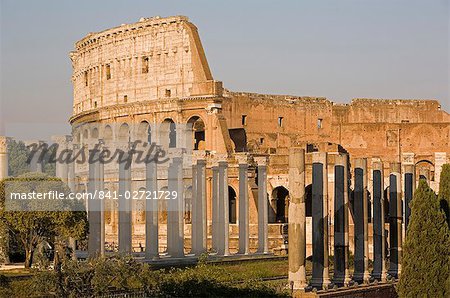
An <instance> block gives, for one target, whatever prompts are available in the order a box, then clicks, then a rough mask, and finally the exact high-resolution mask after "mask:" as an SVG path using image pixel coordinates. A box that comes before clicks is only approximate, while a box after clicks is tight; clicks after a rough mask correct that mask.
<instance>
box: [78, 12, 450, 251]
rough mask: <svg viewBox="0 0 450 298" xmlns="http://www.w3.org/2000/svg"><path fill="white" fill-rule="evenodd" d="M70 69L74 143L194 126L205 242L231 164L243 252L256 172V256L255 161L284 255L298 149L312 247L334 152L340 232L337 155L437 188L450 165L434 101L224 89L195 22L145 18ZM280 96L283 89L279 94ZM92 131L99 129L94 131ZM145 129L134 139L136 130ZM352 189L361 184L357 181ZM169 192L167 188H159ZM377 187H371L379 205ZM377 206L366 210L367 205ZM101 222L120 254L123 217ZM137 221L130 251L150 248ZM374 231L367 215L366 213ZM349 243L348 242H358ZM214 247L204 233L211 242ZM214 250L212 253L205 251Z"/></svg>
mask: <svg viewBox="0 0 450 298" xmlns="http://www.w3.org/2000/svg"><path fill="white" fill-rule="evenodd" d="M70 59H71V60H72V66H73V75H72V82H73V91H74V93H73V97H74V100H73V115H72V117H71V118H70V123H71V125H72V127H73V135H74V138H73V142H74V143H75V144H81V146H84V145H85V144H87V143H88V142H89V141H90V140H96V139H97V140H98V139H99V138H104V139H108V138H111V139H115V138H117V139H121V138H125V139H134V138H135V137H137V134H139V133H141V132H142V131H141V129H140V128H142V129H143V131H147V127H150V126H151V125H152V124H161V123H174V124H192V126H193V133H192V137H193V138H192V144H191V145H192V149H193V155H202V156H205V159H206V162H207V164H206V190H207V191H206V193H207V222H208V231H210V225H211V213H212V209H211V208H212V207H211V206H212V195H211V193H212V191H211V190H212V188H213V186H212V182H211V181H212V176H213V169H212V168H213V166H214V163H215V162H216V161H217V159H218V157H222V158H225V160H226V161H227V162H228V197H229V200H228V202H229V206H228V207H229V223H230V225H229V231H230V234H229V243H230V250H231V251H236V250H237V248H238V241H239V234H238V229H239V227H238V218H239V211H238V210H239V208H238V207H239V181H238V180H239V179H238V178H239V163H240V160H242V159H245V160H246V161H248V162H249V174H248V177H249V179H248V195H249V221H250V249H251V250H254V249H255V248H256V246H257V242H258V237H257V229H258V227H257V217H258V211H257V210H258V208H257V196H258V194H257V183H258V179H257V178H258V171H257V170H256V169H257V166H256V164H257V161H258V162H259V161H260V160H264V161H266V162H267V197H268V222H269V228H268V229H269V249H270V250H271V251H275V252H276V251H278V250H280V249H281V248H282V246H283V235H282V227H283V224H284V223H286V222H287V219H288V216H289V215H288V205H289V184H288V182H289V175H288V152H289V148H290V147H304V148H305V150H306V152H307V154H306V185H308V186H307V187H306V216H307V229H308V231H309V232H308V235H307V242H308V244H311V230H310V229H311V202H312V196H311V183H312V182H311V180H312V178H311V171H312V158H311V154H310V153H311V152H315V151H321V152H327V153H328V177H329V179H328V184H329V187H328V198H329V200H330V204H329V210H328V213H329V215H330V220H331V223H332V222H333V204H332V203H331V198H333V192H334V188H333V182H334V181H333V174H332V173H333V165H334V160H335V156H336V155H337V154H338V153H340V152H347V153H348V154H349V156H350V163H353V162H354V160H355V159H356V158H362V157H364V158H368V161H369V162H368V173H371V171H370V169H371V167H372V163H371V161H372V160H381V161H382V162H383V164H384V168H385V169H386V171H385V174H384V176H385V177H384V180H385V182H386V183H385V185H388V173H389V167H390V164H391V163H392V162H400V163H401V164H402V167H405V166H407V165H414V166H415V175H416V177H419V176H422V177H423V178H426V179H427V181H428V182H429V183H430V185H431V187H432V188H433V189H437V188H438V186H439V174H440V171H441V167H442V165H443V164H444V163H446V162H448V161H449V154H450V149H449V148H450V147H449V141H450V115H449V114H448V113H446V112H445V111H443V110H442V109H441V106H440V104H439V102H438V101H437V100H433V99H414V100H410V99H378V98H377V99H375V98H373V99H372V98H355V99H352V100H351V101H350V102H349V103H345V104H341V103H334V102H332V101H330V100H329V99H327V98H323V97H310V96H291V95H269V94H258V93H246V92H239V91H231V90H228V89H226V88H225V87H224V86H223V84H222V82H221V81H217V80H215V79H214V78H213V75H212V73H211V70H210V68H209V65H208V61H207V58H206V54H205V51H204V49H203V46H202V43H201V40H200V36H199V33H198V31H197V28H196V27H195V25H194V24H192V23H191V22H189V20H188V18H187V17H184V16H174V17H167V18H160V17H153V18H142V19H140V20H139V21H138V22H136V23H133V24H124V25H121V26H118V27H115V28H111V29H107V30H105V31H102V32H97V33H89V34H88V35H87V36H86V37H84V38H83V39H81V40H80V41H78V42H77V43H76V44H75V50H74V51H73V52H71V53H70ZM281 91H282V90H281ZM87 124H95V125H96V128H95V129H90V128H89V127H90V126H88V125H87ZM134 127H138V129H137V130H136V129H134ZM87 172H88V170H87V168H86V167H84V166H82V165H81V166H77V167H76V169H75V177H76V189H78V191H85V190H86V187H87V186H86V185H87V181H88V174H87ZM142 172H143V169H142V168H140V167H132V177H133V178H132V179H133V181H132V186H131V187H132V189H140V188H142V187H145V175H144V174H143V173H142ZM183 177H184V179H185V181H186V187H185V193H184V199H185V211H184V230H185V235H184V236H185V250H186V251H189V249H190V245H191V244H190V243H191V241H190V239H191V233H190V225H191V209H190V208H191V207H190V206H191V203H192V202H191V191H192V188H191V187H190V186H189V183H190V182H189V181H191V180H190V179H191V177H192V172H191V169H190V168H189V167H188V168H187V169H186V170H185V171H183ZM352 183H354V182H352ZM158 184H159V187H160V188H161V189H163V188H165V187H167V181H164V179H161V181H158ZM371 184H372V176H371V174H369V177H368V188H367V191H368V198H369V204H370V200H371V198H370V197H371V195H370V192H371V189H372V187H371ZM104 187H105V189H109V190H116V189H117V188H118V173H117V169H116V168H114V167H105V186H104ZM369 206H370V205H369ZM114 208H115V207H114V206H113V207H112V209H113V210H112V211H108V212H107V213H106V215H105V219H104V220H105V225H106V228H105V229H106V231H105V233H106V237H105V241H106V242H107V243H108V244H109V245H113V244H114V243H117V241H118V240H117V239H118V238H117V237H118V212H116V211H115V209H114ZM139 208H140V207H139V206H138V210H136V211H134V213H133V219H132V232H133V242H132V243H133V244H132V246H133V250H134V251H138V250H139V249H140V248H141V249H142V246H143V245H145V236H144V233H145V229H144V226H145V217H144V216H143V212H142V210H139ZM159 221H160V226H159V229H160V238H161V240H160V251H164V249H165V247H166V242H165V240H164V237H165V236H164V235H166V226H165V223H166V218H165V215H164V212H163V211H161V212H160V214H159ZM369 222H370V208H369ZM350 233H352V232H350ZM210 238H211V235H210V232H208V241H209V239H210ZM209 246H210V245H209V244H208V247H209Z"/></svg>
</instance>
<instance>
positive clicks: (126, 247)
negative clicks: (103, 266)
mask: <svg viewBox="0 0 450 298" xmlns="http://www.w3.org/2000/svg"><path fill="white" fill-rule="evenodd" d="M128 154H129V153H128V152H126V153H125V154H124V160H127V157H128ZM130 192H131V168H130V167H126V162H121V163H119V198H118V199H119V235H118V236H119V237H118V238H119V252H121V253H126V254H130V253H131V252H132V250H131V240H132V238H131V198H130ZM127 198H128V199H127Z"/></svg>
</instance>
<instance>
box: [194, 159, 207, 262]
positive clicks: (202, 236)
mask: <svg viewBox="0 0 450 298" xmlns="http://www.w3.org/2000/svg"><path fill="white" fill-rule="evenodd" d="M198 154H200V153H198ZM194 172H195V175H196V177H195V179H194V178H193V180H195V188H194V182H193V186H192V189H193V194H192V212H193V216H192V218H193V222H192V235H193V236H194V235H195V237H193V242H192V252H193V253H194V254H195V255H200V254H202V253H204V252H206V240H207V214H206V160H205V159H204V154H203V156H197V164H196V166H195V171H193V175H194ZM194 189H195V194H194Z"/></svg>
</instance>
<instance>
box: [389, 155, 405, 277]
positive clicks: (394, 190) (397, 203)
mask: <svg viewBox="0 0 450 298" xmlns="http://www.w3.org/2000/svg"><path fill="white" fill-rule="evenodd" d="M400 172H401V166H400V163H398V162H394V163H391V174H390V175H389V245H390V250H389V251H390V258H389V259H390V260H389V271H388V274H389V275H390V276H391V277H393V278H398V277H399V276H400V272H401V261H402V190H401V185H402V184H401V173H400Z"/></svg>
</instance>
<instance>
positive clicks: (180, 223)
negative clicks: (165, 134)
mask: <svg viewBox="0 0 450 298" xmlns="http://www.w3.org/2000/svg"><path fill="white" fill-rule="evenodd" d="M173 156H175V157H173V158H172V163H171V164H170V165H169V176H168V186H169V192H170V194H169V197H170V200H168V208H167V240H170V242H168V244H167V252H168V254H169V255H170V256H171V257H176V258H179V257H183V256H184V200H183V158H182V157H180V156H182V155H181V153H178V152H177V153H175V154H174V155H173ZM175 192H176V198H174V196H173V194H174V193H175Z"/></svg>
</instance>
